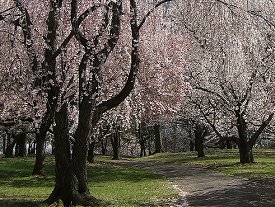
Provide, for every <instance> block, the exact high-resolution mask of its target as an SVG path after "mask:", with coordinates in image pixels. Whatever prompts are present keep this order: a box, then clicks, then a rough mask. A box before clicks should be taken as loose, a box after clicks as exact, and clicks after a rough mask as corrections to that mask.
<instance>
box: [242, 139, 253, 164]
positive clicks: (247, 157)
mask: <svg viewBox="0 0 275 207" xmlns="http://www.w3.org/2000/svg"><path fill="white" fill-rule="evenodd" d="M239 153H240V163H253V162H254V157H253V153H252V149H251V148H250V147H249V144H248V143H247V142H242V141H241V140H240V144H239Z"/></svg>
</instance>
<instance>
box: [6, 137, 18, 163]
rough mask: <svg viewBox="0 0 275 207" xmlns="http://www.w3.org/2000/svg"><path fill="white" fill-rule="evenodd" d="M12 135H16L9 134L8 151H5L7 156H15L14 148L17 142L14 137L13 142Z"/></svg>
mask: <svg viewBox="0 0 275 207" xmlns="http://www.w3.org/2000/svg"><path fill="white" fill-rule="evenodd" d="M12 136H14V135H12V134H8V143H7V148H6V152H5V157H6V158H11V157H13V148H14V146H15V144H16V140H15V139H13V141H12V142H11V138H12Z"/></svg>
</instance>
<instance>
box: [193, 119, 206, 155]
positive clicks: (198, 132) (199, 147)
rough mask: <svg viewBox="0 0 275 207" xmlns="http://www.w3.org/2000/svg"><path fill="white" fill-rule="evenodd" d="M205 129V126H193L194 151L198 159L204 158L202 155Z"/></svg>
mask: <svg viewBox="0 0 275 207" xmlns="http://www.w3.org/2000/svg"><path fill="white" fill-rule="evenodd" d="M206 132H207V129H206V128H205V126H203V125H200V124H196V126H195V131H194V134H195V150H196V151H197V152H198V157H205V153H204V146H203V142H204V137H205V135H206Z"/></svg>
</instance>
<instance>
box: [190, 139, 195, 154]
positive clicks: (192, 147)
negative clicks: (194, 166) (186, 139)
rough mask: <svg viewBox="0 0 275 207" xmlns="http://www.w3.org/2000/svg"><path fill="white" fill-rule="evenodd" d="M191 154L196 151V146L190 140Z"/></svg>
mask: <svg viewBox="0 0 275 207" xmlns="http://www.w3.org/2000/svg"><path fill="white" fill-rule="evenodd" d="M189 145H190V152H193V151H194V150H195V144H194V142H193V141H192V140H190V144H189Z"/></svg>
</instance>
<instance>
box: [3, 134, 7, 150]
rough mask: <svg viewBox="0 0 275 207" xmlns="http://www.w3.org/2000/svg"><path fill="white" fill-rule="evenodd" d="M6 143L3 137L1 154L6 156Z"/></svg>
mask: <svg viewBox="0 0 275 207" xmlns="http://www.w3.org/2000/svg"><path fill="white" fill-rule="evenodd" d="M6 142H7V138H6V137H4V138H3V154H6Z"/></svg>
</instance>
